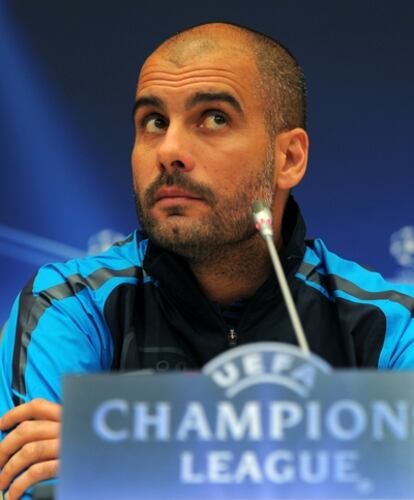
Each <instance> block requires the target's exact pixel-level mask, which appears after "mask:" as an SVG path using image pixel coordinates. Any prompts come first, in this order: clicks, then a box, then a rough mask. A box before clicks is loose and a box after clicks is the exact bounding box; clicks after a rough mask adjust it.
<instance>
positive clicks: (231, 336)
mask: <svg viewBox="0 0 414 500" xmlns="http://www.w3.org/2000/svg"><path fill="white" fill-rule="evenodd" d="M227 341H228V343H229V346H230V347H233V346H235V345H237V332H236V330H234V328H231V329H230V331H228V332H227Z"/></svg>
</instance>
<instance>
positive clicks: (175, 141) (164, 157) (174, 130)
mask: <svg viewBox="0 0 414 500" xmlns="http://www.w3.org/2000/svg"><path fill="white" fill-rule="evenodd" d="M190 146H191V139H190V137H189V134H188V131H185V130H183V129H182V128H181V127H173V126H171V125H170V126H169V127H168V129H167V131H166V133H165V134H164V136H163V139H162V141H161V143H160V145H159V147H158V155H157V156H158V158H157V161H158V167H159V168H160V170H162V171H166V172H167V173H169V174H172V173H173V172H174V171H175V170H176V169H180V170H181V171H183V172H189V171H191V170H192V169H193V168H194V158H193V156H192V154H191V149H190Z"/></svg>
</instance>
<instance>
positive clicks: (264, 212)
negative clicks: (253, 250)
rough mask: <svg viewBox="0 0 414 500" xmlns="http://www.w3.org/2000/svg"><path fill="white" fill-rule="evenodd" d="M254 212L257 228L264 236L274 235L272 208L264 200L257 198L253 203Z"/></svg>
mask: <svg viewBox="0 0 414 500" xmlns="http://www.w3.org/2000/svg"><path fill="white" fill-rule="evenodd" d="M252 213H253V221H254V224H255V226H256V229H257V230H258V231H259V232H260V234H261V235H262V236H263V238H266V237H268V236H270V237H273V226H272V212H271V211H270V209H269V208H268V207H267V206H266V205H265V204H264V203H263V202H262V201H259V200H257V201H255V202H254V203H253V204H252Z"/></svg>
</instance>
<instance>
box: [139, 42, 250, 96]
mask: <svg viewBox="0 0 414 500" xmlns="http://www.w3.org/2000/svg"><path fill="white" fill-rule="evenodd" d="M256 72H257V69H256V65H255V63H254V60H253V59H252V57H251V56H250V55H249V54H247V53H246V52H244V53H243V52H241V51H238V52H236V53H235V52H234V51H232V50H230V51H228V50H223V49H217V50H212V51H208V52H205V53H203V54H202V55H199V57H196V58H193V57H190V58H187V60H186V62H185V63H184V62H183V61H182V63H181V64H179V65H178V64H176V62H175V61H174V60H171V59H170V58H169V57H166V56H165V55H164V54H162V53H158V52H155V53H154V54H152V55H151V56H150V57H149V58H148V59H147V60H146V61H145V63H144V65H143V66H142V69H141V72H140V75H139V80H138V87H137V92H140V91H141V90H143V89H145V88H147V87H148V86H151V85H167V86H170V87H174V86H180V85H183V84H191V83H203V82H205V83H206V84H214V83H224V84H228V85H230V86H232V87H233V86H234V87H236V89H237V88H238V89H239V90H240V91H242V92H243V89H244V91H247V90H248V88H249V87H250V88H251V85H252V83H253V82H254V81H255V79H256V78H257V74H256Z"/></svg>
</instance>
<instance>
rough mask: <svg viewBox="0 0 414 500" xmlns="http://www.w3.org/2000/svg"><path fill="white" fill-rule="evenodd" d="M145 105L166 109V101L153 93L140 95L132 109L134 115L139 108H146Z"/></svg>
mask: <svg viewBox="0 0 414 500" xmlns="http://www.w3.org/2000/svg"><path fill="white" fill-rule="evenodd" d="M145 106H152V107H155V108H160V109H164V107H165V106H164V103H163V102H162V100H161V99H160V98H159V97H155V96H153V95H147V96H143V97H138V99H137V100H136V101H135V104H134V107H133V109H132V116H133V117H134V116H135V113H136V112H137V110H138V109H139V108H144V107H145Z"/></svg>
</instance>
